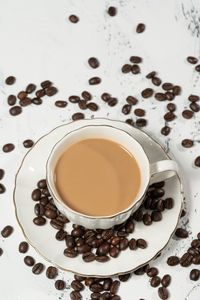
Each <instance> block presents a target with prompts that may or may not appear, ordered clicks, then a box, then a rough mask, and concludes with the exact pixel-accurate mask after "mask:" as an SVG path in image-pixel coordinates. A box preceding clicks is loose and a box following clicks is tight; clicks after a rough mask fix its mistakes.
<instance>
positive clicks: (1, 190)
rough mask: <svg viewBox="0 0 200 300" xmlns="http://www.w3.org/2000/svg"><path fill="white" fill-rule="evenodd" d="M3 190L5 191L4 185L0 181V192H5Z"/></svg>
mask: <svg viewBox="0 0 200 300" xmlns="http://www.w3.org/2000/svg"><path fill="white" fill-rule="evenodd" d="M5 191H6V188H5V186H4V185H3V184H2V183H0V194H3V193H5Z"/></svg>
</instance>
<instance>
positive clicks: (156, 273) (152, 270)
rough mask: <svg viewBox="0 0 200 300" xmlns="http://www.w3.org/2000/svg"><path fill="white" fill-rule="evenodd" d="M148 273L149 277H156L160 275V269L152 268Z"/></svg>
mask: <svg viewBox="0 0 200 300" xmlns="http://www.w3.org/2000/svg"><path fill="white" fill-rule="evenodd" d="M147 275H148V276H149V277H155V276H157V275H158V269H157V268H150V269H149V270H148V271H147Z"/></svg>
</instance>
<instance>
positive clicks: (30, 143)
mask: <svg viewBox="0 0 200 300" xmlns="http://www.w3.org/2000/svg"><path fill="white" fill-rule="evenodd" d="M33 144H34V142H33V141H32V140H29V139H28V140H25V141H23V146H24V147H25V148H31V147H32V146H33Z"/></svg>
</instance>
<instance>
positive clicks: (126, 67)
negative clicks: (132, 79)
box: [121, 64, 132, 74]
mask: <svg viewBox="0 0 200 300" xmlns="http://www.w3.org/2000/svg"><path fill="white" fill-rule="evenodd" d="M131 68H132V66H131V65H129V64H125V65H123V66H122V68H121V71H122V73H124V74H127V73H130V72H131Z"/></svg>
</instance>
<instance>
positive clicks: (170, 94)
mask: <svg viewBox="0 0 200 300" xmlns="http://www.w3.org/2000/svg"><path fill="white" fill-rule="evenodd" d="M165 98H166V100H169V101H172V100H173V99H174V98H175V96H174V94H173V93H172V92H169V91H168V92H166V93H165Z"/></svg>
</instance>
